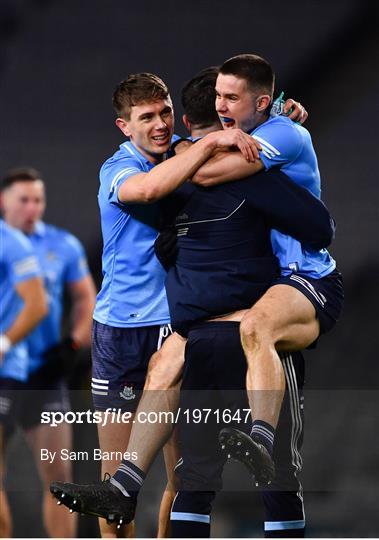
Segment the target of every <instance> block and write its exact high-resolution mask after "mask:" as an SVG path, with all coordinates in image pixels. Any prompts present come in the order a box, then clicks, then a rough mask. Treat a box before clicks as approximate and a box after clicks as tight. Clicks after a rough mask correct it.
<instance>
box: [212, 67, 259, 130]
mask: <svg viewBox="0 0 379 540" xmlns="http://www.w3.org/2000/svg"><path fill="white" fill-rule="evenodd" d="M216 111H217V114H218V116H219V118H220V121H221V124H222V126H223V128H224V129H232V128H240V129H242V130H243V131H245V132H249V131H251V130H252V129H253V128H255V127H256V125H257V124H258V120H257V109H256V96H255V95H254V94H253V93H252V92H251V90H250V89H249V88H248V86H247V83H246V81H245V79H241V78H239V77H235V76H234V75H223V74H222V73H220V74H219V75H218V77H217V80H216Z"/></svg>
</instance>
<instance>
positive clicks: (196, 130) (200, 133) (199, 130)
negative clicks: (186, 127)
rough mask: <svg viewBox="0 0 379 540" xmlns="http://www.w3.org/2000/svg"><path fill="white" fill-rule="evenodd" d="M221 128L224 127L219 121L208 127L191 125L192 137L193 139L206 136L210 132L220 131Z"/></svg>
mask: <svg viewBox="0 0 379 540" xmlns="http://www.w3.org/2000/svg"><path fill="white" fill-rule="evenodd" d="M220 129H222V127H221V124H219V123H218V122H216V123H214V124H212V125H211V126H207V127H198V126H191V137H192V138H193V139H196V138H198V137H205V135H208V133H213V132H214V131H219V130H220Z"/></svg>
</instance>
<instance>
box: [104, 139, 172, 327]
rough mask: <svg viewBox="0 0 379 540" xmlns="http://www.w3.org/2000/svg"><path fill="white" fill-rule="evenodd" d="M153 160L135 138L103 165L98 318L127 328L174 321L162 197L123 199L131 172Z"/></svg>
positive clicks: (144, 168) (147, 168)
mask: <svg viewBox="0 0 379 540" xmlns="http://www.w3.org/2000/svg"><path fill="white" fill-rule="evenodd" d="M153 166H154V165H153V164H152V163H151V162H150V161H148V160H147V159H146V158H145V157H144V156H143V155H142V154H141V153H140V152H139V151H138V150H137V149H136V147H135V146H134V145H133V144H132V143H131V142H129V141H127V142H125V143H123V144H121V145H120V149H119V150H118V151H117V152H116V153H115V154H114V155H113V156H112V157H111V158H110V159H108V160H107V161H106V162H105V163H104V165H103V166H102V167H101V170H100V189H99V194H98V202H99V206H100V215H101V228H102V235H103V256H102V264H103V282H102V286H101V290H100V292H99V294H98V296H97V301H96V308H95V313H94V319H95V320H96V321H98V322H101V323H103V324H107V325H109V326H114V327H120V328H127V327H136V326H151V325H158V324H165V323H168V322H169V312H168V305H167V300H166V293H165V287H164V281H165V277H166V272H165V271H164V269H163V267H162V265H161V264H160V262H159V261H158V259H157V258H156V256H155V253H154V241H155V239H156V237H157V229H156V225H157V219H158V215H159V205H158V203H153V204H123V203H120V202H119V200H118V190H119V188H120V186H121V184H122V183H123V182H124V181H125V180H126V179H127V178H129V177H131V176H134V175H135V174H138V173H141V172H146V173H147V172H149V171H150V170H151V169H152V168H153Z"/></svg>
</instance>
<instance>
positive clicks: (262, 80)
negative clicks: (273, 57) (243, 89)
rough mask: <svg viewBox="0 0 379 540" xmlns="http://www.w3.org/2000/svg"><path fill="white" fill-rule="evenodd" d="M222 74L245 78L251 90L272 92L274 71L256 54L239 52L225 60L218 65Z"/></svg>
mask: <svg viewBox="0 0 379 540" xmlns="http://www.w3.org/2000/svg"><path fill="white" fill-rule="evenodd" d="M220 73H222V74H223V75H234V76H235V77H239V78H240V79H245V81H246V83H247V85H248V87H249V89H250V90H251V91H252V92H255V91H257V90H258V91H259V92H262V91H263V92H265V93H267V94H269V95H270V96H271V98H272V95H273V93H274V84H275V73H274V71H273V69H272V67H271V65H270V64H269V62H267V60H265V59H264V58H262V57H260V56H257V55H256V54H239V55H237V56H233V57H232V58H229V60H226V62H224V63H223V64H222V66H221V67H220Z"/></svg>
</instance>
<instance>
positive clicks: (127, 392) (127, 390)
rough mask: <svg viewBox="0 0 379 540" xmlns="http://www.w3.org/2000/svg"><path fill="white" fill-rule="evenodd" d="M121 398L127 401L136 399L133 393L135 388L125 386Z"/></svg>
mask: <svg viewBox="0 0 379 540" xmlns="http://www.w3.org/2000/svg"><path fill="white" fill-rule="evenodd" d="M120 397H122V398H123V399H126V400H128V401H129V400H130V399H134V398H135V397H136V395H135V393H134V392H133V386H124V390H123V391H122V392H120Z"/></svg>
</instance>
